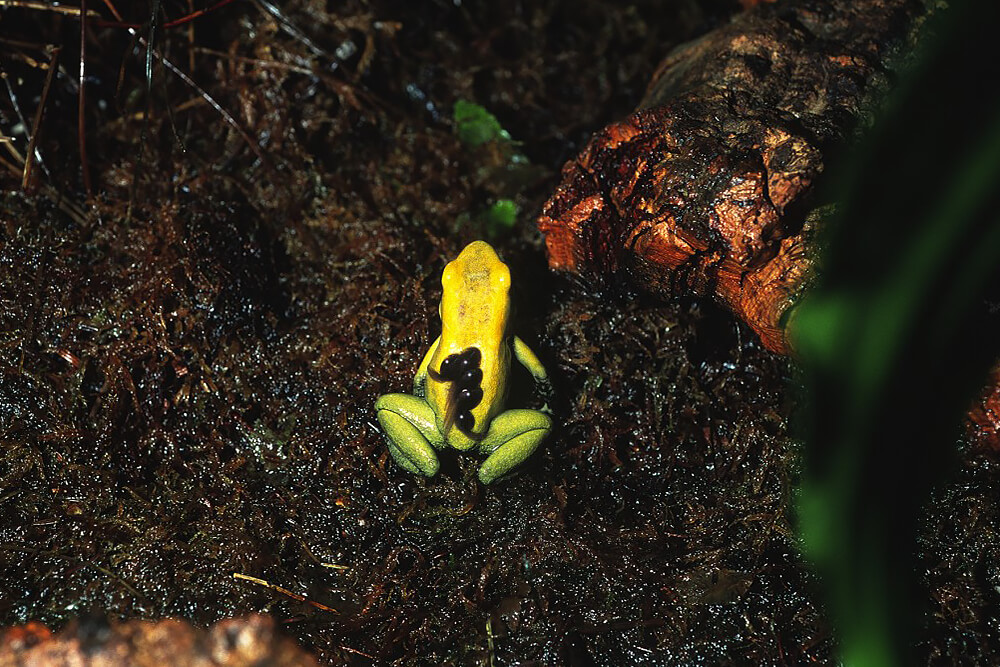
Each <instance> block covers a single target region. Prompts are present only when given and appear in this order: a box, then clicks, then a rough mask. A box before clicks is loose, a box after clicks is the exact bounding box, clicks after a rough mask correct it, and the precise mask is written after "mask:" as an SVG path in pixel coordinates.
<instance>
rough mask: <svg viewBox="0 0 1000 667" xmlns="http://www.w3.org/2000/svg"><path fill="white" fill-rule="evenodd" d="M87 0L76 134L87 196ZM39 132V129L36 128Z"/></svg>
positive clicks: (82, 8)
mask: <svg viewBox="0 0 1000 667" xmlns="http://www.w3.org/2000/svg"><path fill="white" fill-rule="evenodd" d="M86 108H87V0H80V90H79V91H78V93H77V110H76V134H77V141H79V143H80V169H81V170H82V171H83V189H84V191H85V192H86V193H87V197H91V196H93V194H94V191H93V188H91V183H90V168H89V166H88V163H87V116H86V113H85V111H86ZM36 133H37V130H36Z"/></svg>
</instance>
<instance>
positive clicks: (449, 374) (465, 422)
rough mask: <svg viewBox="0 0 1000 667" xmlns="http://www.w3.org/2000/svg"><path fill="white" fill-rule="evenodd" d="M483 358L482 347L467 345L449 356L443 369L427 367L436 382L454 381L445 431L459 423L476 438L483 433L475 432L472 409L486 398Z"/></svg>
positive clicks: (466, 432) (462, 429) (449, 389)
mask: <svg viewBox="0 0 1000 667" xmlns="http://www.w3.org/2000/svg"><path fill="white" fill-rule="evenodd" d="M482 360H483V355H482V353H481V352H480V351H479V348H478V347H467V348H465V349H464V350H462V351H461V352H456V353H455V354H450V355H448V356H447V357H445V358H444V361H442V362H441V369H440V370H439V371H435V370H434V369H433V368H429V369H427V374H428V375H430V377H431V379H432V380H434V381H435V382H450V383H451V386H450V387H448V401H447V403H446V405H447V408H446V410H445V416H444V430H445V432H447V431H448V430H450V429H451V427H452V425H455V426H457V427H458V430H459V431H461V432H462V433H464V434H465V435H467V436H469V437H470V438H472V439H474V440H479V439H481V438H482V437H483V436H482V434H477V433H475V432H474V429H475V427H476V418H475V417H473V416H472V409H473V408H474V407H476V406H477V405H479V403H480V402H481V401H482V400H483V387H482V384H483V371H482V369H481V368H480V367H479V366H480V364H481V363H482Z"/></svg>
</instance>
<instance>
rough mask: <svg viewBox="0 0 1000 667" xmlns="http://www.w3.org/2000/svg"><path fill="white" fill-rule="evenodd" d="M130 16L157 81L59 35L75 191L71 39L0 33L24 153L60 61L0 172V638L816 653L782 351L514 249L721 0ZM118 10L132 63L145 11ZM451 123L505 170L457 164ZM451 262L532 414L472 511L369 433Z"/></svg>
mask: <svg viewBox="0 0 1000 667" xmlns="http://www.w3.org/2000/svg"><path fill="white" fill-rule="evenodd" d="M157 4H158V5H159V6H160V9H161V14H160V15H159V16H158V23H159V25H158V26H157V27H156V30H155V31H153V34H154V38H153V41H154V43H155V48H156V52H157V55H156V56H155V57H152V58H150V59H149V61H148V65H149V67H150V68H151V80H150V81H149V82H147V80H146V76H145V70H146V66H147V59H146V57H145V48H144V46H143V43H144V42H143V41H140V40H139V39H137V38H136V37H134V36H133V35H132V34H130V32H129V31H128V30H127V29H125V28H124V27H121V26H119V25H102V24H100V23H99V22H98V21H97V19H96V18H94V19H92V20H90V21H89V22H88V25H87V40H86V66H87V77H88V84H87V88H86V90H87V96H86V99H85V106H84V121H85V129H86V132H85V136H86V146H87V160H86V169H87V173H88V176H89V179H88V180H89V181H90V183H91V189H92V192H93V194H94V196H93V197H91V198H89V199H88V198H87V194H86V186H87V181H85V180H84V178H83V176H82V161H81V154H80V149H79V143H80V142H79V141H78V132H77V104H78V97H77V93H78V82H77V73H78V71H79V69H78V68H79V53H80V44H79V34H80V23H79V20H78V19H77V18H76V17H73V16H65V15H62V14H59V13H55V12H49V11H41V10H39V9H36V8H30V7H21V8H16V7H15V8H9V7H8V8H5V9H2V10H0V18H2V19H3V21H2V23H0V66H2V67H3V71H4V74H5V75H6V85H7V86H8V87H9V94H7V93H5V94H4V100H3V102H2V103H0V122H2V127H0V129H2V131H3V132H4V133H5V134H6V135H7V136H9V137H11V140H12V145H13V146H14V147H16V148H17V150H18V151H19V153H20V155H22V156H23V155H26V154H27V152H28V151H27V145H26V140H25V136H24V124H27V125H28V126H32V127H33V126H34V118H35V114H36V113H37V109H38V106H39V104H40V101H41V100H42V99H43V94H42V93H43V88H44V85H45V77H46V73H47V71H46V67H45V64H46V63H47V62H48V59H49V55H48V53H47V52H46V48H47V47H49V46H61V47H62V50H61V51H60V52H59V53H58V54H57V56H56V62H57V63H58V66H59V70H58V71H57V73H56V74H55V77H54V79H53V81H52V84H51V87H50V89H49V90H48V93H47V95H46V96H44V103H45V108H44V111H45V115H44V118H43V119H42V121H41V124H40V126H39V132H38V139H37V142H38V143H37V148H38V152H39V154H40V155H41V158H42V161H43V163H42V164H35V166H34V170H33V171H34V177H33V179H32V181H33V182H32V183H31V184H30V186H31V187H30V188H29V190H30V192H28V193H26V192H25V191H24V190H22V188H21V173H22V164H21V163H18V160H17V158H16V156H15V155H13V154H12V153H10V152H2V151H0V153H2V154H0V160H2V163H0V183H2V188H3V193H2V197H3V205H2V210H0V219H2V223H3V224H2V227H0V285H2V287H0V372H2V380H0V438H2V445H3V451H2V461H0V512H2V514H0V591H2V595H0V624H2V625H13V624H19V623H24V622H25V621H27V620H29V619H34V620H39V621H42V622H44V623H46V624H49V625H51V626H52V627H56V628H58V627H62V626H63V625H65V624H66V623H67V621H69V620H70V619H72V618H75V617H78V616H79V615H81V614H87V613H92V612H99V613H106V614H109V615H112V616H117V617H122V618H160V617H164V616H176V617H182V618H185V619H189V620H191V621H192V622H194V623H197V624H201V625H205V624H209V623H212V622H214V621H216V620H217V619H220V618H224V617H228V616H233V615H240V614H244V613H247V612H252V611H264V612H268V613H270V614H272V615H273V616H274V617H275V618H277V619H278V620H279V621H280V622H281V623H282V624H283V626H284V628H285V631H286V632H287V633H288V634H289V635H291V636H293V637H295V638H296V639H297V640H298V641H299V642H301V643H302V644H303V645H304V646H306V647H307V648H309V649H311V650H313V651H315V652H316V654H317V655H318V656H320V659H321V660H322V661H324V662H325V663H328V664H337V665H339V664H351V665H373V664H379V665H381V664H400V665H402V664H428V665H439V664H444V665H447V664H454V665H470V664H484V665H515V664H521V665H530V664H539V665H615V664H790V665H792V664H802V663H806V662H811V661H818V662H821V663H829V662H831V661H832V652H833V643H832V640H831V633H830V630H829V628H828V623H827V622H826V620H825V619H824V616H823V613H822V610H821V609H820V608H819V602H818V596H817V595H816V594H815V592H814V588H815V581H814V577H812V576H811V574H810V573H809V570H808V568H807V567H805V566H804V565H803V562H802V559H801V558H800V556H799V555H798V551H797V544H796V538H795V535H794V532H793V529H792V524H791V515H790V506H791V504H792V493H793V488H794V483H795V479H796V472H797V460H798V451H797V445H796V443H795V441H794V440H793V439H792V438H790V436H789V419H790V415H792V414H793V412H794V407H795V404H796V402H797V400H798V394H797V392H796V391H795V390H789V389H788V377H789V375H790V369H791V365H790V362H789V361H787V360H786V359H783V358H781V357H778V356H775V355H772V354H770V353H768V352H766V351H764V350H763V348H762V347H761V345H760V344H759V342H758V341H757V340H756V339H755V338H754V337H753V336H752V335H751V334H749V333H748V330H747V329H745V327H743V326H742V325H741V324H739V323H737V322H736V321H734V320H733V319H732V318H731V316H729V315H728V314H726V313H724V312H722V311H721V310H719V309H717V308H716V307H714V306H712V305H710V304H707V303H705V302H702V301H682V300H677V301H673V302H669V303H662V302H655V303H654V302H651V301H650V300H648V299H645V298H643V297H641V296H637V295H633V294H630V293H628V292H627V291H625V290H624V288H621V287H617V286H614V285H610V286H604V287H601V288H597V287H595V286H591V285H585V284H580V283H579V282H578V281H575V280H572V279H568V278H565V277H560V276H553V275H551V274H550V273H549V272H548V270H547V268H546V263H545V256H544V251H543V249H542V244H541V241H540V238H539V237H538V234H537V232H536V231H535V229H534V225H533V219H534V217H535V215H536V214H537V212H538V210H539V208H540V206H541V203H542V202H543V201H544V199H545V198H546V197H547V196H548V194H549V193H550V192H551V190H552V188H553V187H554V185H555V183H556V182H557V180H558V171H559V168H560V167H561V165H562V164H563V162H564V161H565V160H566V159H568V158H569V157H571V156H572V155H573V154H574V153H575V152H576V151H577V150H578V149H579V148H580V146H581V145H582V143H583V142H584V141H585V140H586V138H587V137H588V136H589V134H590V133H591V132H593V131H594V130H596V129H598V128H600V127H601V126H602V125H604V124H606V123H608V122H610V121H611V120H614V119H616V118H620V117H621V116H623V115H625V114H627V113H628V112H629V111H631V110H632V108H634V106H635V104H636V103H637V102H638V100H639V99H640V98H641V97H642V94H643V91H644V87H645V85H646V82H647V81H648V80H649V77H650V76H651V74H652V72H653V70H654V69H655V67H656V64H657V61H658V59H659V58H660V57H662V56H663V55H664V54H665V53H667V52H668V51H669V49H670V48H671V47H672V46H673V45H676V44H677V43H679V42H681V41H684V40H686V39H689V38H691V37H693V36H696V35H698V34H700V33H702V32H704V31H705V30H707V29H709V28H711V27H712V26H713V25H716V24H718V23H719V22H721V21H724V20H726V18H727V17H728V16H729V15H730V14H732V13H733V12H736V11H740V8H739V5H738V4H737V3H736V2H722V1H721V0H719V1H717V2H713V3H696V2H694V1H693V0H691V1H686V2H679V3H656V2H640V3H638V4H635V5H630V6H618V4H617V3H603V2H596V1H590V0H573V1H572V2H561V1H559V0H547V1H543V2H537V3H485V2H474V3H469V2H458V1H457V0H455V2H452V1H451V0H448V1H444V0H441V1H439V2H425V3H408V2H379V1H372V2H363V1H360V0H358V1H349V2H346V3H324V2H318V1H315V0H302V1H294V0H293V1H289V2H286V3H283V6H282V7H281V8H280V18H279V17H278V15H276V14H274V13H269V12H268V11H266V7H267V6H268V5H266V4H265V3H263V2H261V3H259V4H258V3H253V2H233V3H231V4H227V5H224V6H222V7H220V8H218V9H215V10H214V11H210V12H208V13H206V14H204V15H201V16H197V17H194V18H193V20H191V21H190V22H187V23H184V24H182V25H177V26H172V27H170V26H167V27H165V24H167V23H168V22H169V21H171V20H174V19H176V18H178V17H181V16H183V15H185V14H187V13H188V12H189V11H190V7H189V3H188V2H180V1H179V0H177V1H173V0H169V1H168V0H163V1H162V2H160V3H157ZM213 4H214V3H210V2H204V3H198V2H195V3H194V5H195V9H197V8H199V7H202V8H204V7H210V6H211V5H213ZM133 5H134V6H133ZM88 6H89V7H90V9H92V10H95V11H96V12H97V13H99V14H100V15H101V17H103V19H105V20H108V21H112V22H114V21H113V17H112V16H111V14H110V11H109V10H108V8H107V6H105V5H104V4H103V3H96V2H93V0H92V1H91V2H89V3H88ZM119 9H121V10H122V11H123V12H131V13H127V14H126V15H125V16H124V17H123V20H124V22H134V23H136V24H141V27H139V28H138V34H139V35H141V36H142V40H146V38H147V37H146V36H148V35H149V34H150V32H151V31H150V27H149V25H148V20H149V17H150V7H149V6H147V5H146V3H129V4H128V6H125V3H122V6H121V7H119ZM167 62H169V63H170V65H172V66H173V67H176V68H178V69H179V70H182V71H184V72H186V73H187V74H188V75H189V76H190V78H191V80H193V81H194V82H195V83H196V85H197V86H198V87H200V89H201V90H203V91H205V93H206V94H207V95H206V94H203V93H202V92H201V90H199V89H198V88H196V87H195V86H194V85H192V84H190V83H187V82H185V81H184V80H183V79H182V78H180V77H179V76H178V75H177V74H175V73H174V72H172V71H171V70H170V68H169V67H167V66H166V63H167ZM207 96H211V99H212V100H214V101H216V102H217V103H218V105H219V106H220V107H221V108H222V109H223V110H224V112H220V111H219V110H217V109H215V108H214V107H213V105H212V104H211V103H209V102H208V101H207V99H208V98H207ZM458 100H469V101H471V102H474V103H476V104H479V105H481V106H483V107H484V108H485V109H487V110H489V111H490V112H492V113H493V114H495V116H496V117H497V118H498V119H499V121H500V124H501V125H502V126H503V128H504V129H506V130H507V131H508V132H509V133H510V135H511V136H512V137H513V139H514V140H515V141H516V142H518V143H517V144H516V150H517V151H519V152H520V153H521V154H523V156H524V157H525V158H526V159H527V163H526V164H525V163H523V162H522V163H517V164H514V163H512V161H511V160H510V150H509V147H505V146H503V145H501V143H500V142H497V141H494V142H491V143H488V144H486V145H485V146H481V147H478V148H470V147H468V146H465V145H463V144H462V142H461V141H459V139H458V137H457V134H456V131H455V126H454V122H453V120H452V108H453V105H454V103H455V102H456V101H458ZM15 105H16V107H17V109H15ZM18 110H19V111H18ZM224 113H225V114H229V115H230V116H231V120H232V122H229V121H227V119H226V117H225V116H224ZM19 114H20V116H21V117H23V119H24V120H23V123H22V120H21V119H20V117H19ZM498 199H512V200H513V201H514V202H515V203H516V204H517V205H518V207H519V214H518V219H517V223H516V225H515V226H514V227H513V228H512V229H510V230H503V229H498V228H497V227H495V226H490V225H489V224H488V223H487V222H486V220H487V218H488V216H487V215H486V214H485V212H486V211H487V210H488V209H489V207H490V206H491V205H492V204H493V203H494V202H495V201H497V200H498ZM481 237H486V238H489V239H490V240H491V241H492V242H493V243H494V245H495V246H496V247H497V249H498V251H499V252H500V254H501V255H502V256H503V257H504V259H505V260H506V261H507V262H508V264H509V265H510V267H511V270H512V273H513V278H514V284H515V290H516V291H517V294H516V297H515V298H516V305H517V312H518V320H517V325H516V330H517V333H518V334H519V335H521V336H522V337H523V338H524V339H525V340H526V341H527V342H528V343H529V344H530V345H531V346H532V347H533V348H534V349H535V351H536V352H537V353H538V354H539V356H540V357H541V359H542V360H543V362H545V364H546V365H547V367H548V370H549V374H550V376H551V378H552V380H553V384H554V388H555V392H556V399H555V403H554V405H553V408H554V416H555V419H556V423H557V429H556V431H555V433H554V434H553V435H552V437H551V438H550V439H549V440H548V441H547V442H546V443H545V444H544V445H543V446H542V448H541V449H540V450H539V452H538V453H536V454H535V455H534V456H533V457H532V458H531V459H530V460H529V461H528V463H527V464H525V465H524V466H523V467H522V468H521V469H520V470H518V471H517V472H516V473H515V474H513V475H511V476H510V477H508V478H506V479H503V480H500V481H498V482H496V483H494V484H493V485H492V486H490V487H488V488H483V487H481V486H479V485H478V482H477V481H476V479H475V471H476V469H477V467H478V461H477V460H476V458H475V457H473V456H457V455H453V456H446V457H445V460H444V463H443V466H442V472H441V473H440V474H439V475H438V476H437V477H436V478H434V479H431V480H425V479H422V478H416V477H414V476H412V475H409V474H407V473H405V472H404V471H402V470H401V469H400V468H399V467H398V466H397V465H396V464H395V463H394V462H393V461H392V460H391V459H390V458H389V457H388V455H387V452H386V448H385V444H384V439H383V436H382V434H381V433H380V431H379V429H378V427H377V425H376V422H375V419H374V414H373V409H372V405H373V403H374V401H375V399H376V397H377V396H379V395H380V394H383V393H386V392H392V391H405V390H407V389H408V387H409V386H410V384H411V381H412V375H413V372H414V370H415V369H416V366H417V364H418V363H419V361H420V358H421V355H422V354H423V353H424V351H425V350H426V349H427V347H428V345H429V344H430V343H431V341H432V340H433V338H434V337H435V336H436V335H437V333H438V327H439V321H438V319H437V311H436V309H437V302H438V299H439V296H440V283H439V280H440V273H441V269H442V268H443V266H444V263H445V262H446V261H447V260H449V259H451V258H452V257H454V256H455V255H456V254H457V252H458V251H459V250H460V249H461V248H462V247H463V246H464V245H465V244H466V243H467V242H469V241H471V240H473V239H476V238H481ZM523 400H524V401H526V402H530V401H532V400H536V399H533V398H532V397H531V395H530V392H524V399H523ZM993 475H994V479H995V472H994V473H993ZM995 488H996V487H994V489H995ZM955 493H958V494H959V495H961V494H962V493H963V492H962V491H957V492H955ZM970 493H972V492H970ZM984 493H985V494H986V495H989V493H988V492H987V491H984V490H983V489H981V488H980V489H979V490H978V491H975V495H974V497H975V498H980V499H981V498H982V497H983V495H984ZM995 499H996V492H995V490H994V491H993V492H992V501H993V502H992V505H991V507H992V508H993V509H992V510H991V511H993V512H995V507H996V503H995ZM945 500H946V501H947V502H950V503H955V507H961V506H962V498H961V497H959V498H952V499H951V500H948V498H947V497H946V498H945ZM978 516H979V520H982V519H983V515H982V514H979V515H978ZM935 526H937V524H935ZM936 530H937V531H938V532H937V533H935V536H932V537H930V538H928V539H930V544H931V546H932V547H933V545H934V544H939V543H938V542H936V541H935V540H945V541H947V540H952V539H954V531H943V530H941V529H940V526H937V528H936ZM959 534H961V531H959ZM994 549H995V546H994ZM931 551H933V549H931ZM994 562H995V559H994ZM234 573H236V574H242V575H247V576H251V577H256V578H259V579H263V580H266V581H267V582H269V583H270V584H272V585H273V586H275V587H280V588H281V589H285V590H284V591H282V590H276V589H275V588H268V587H265V586H263V585H260V584H258V583H254V582H252V581H249V580H246V579H240V578H234V576H233V575H234ZM996 574H997V573H996V572H993V573H992V574H991V575H990V576H993V577H994V579H995V578H996ZM938 575H940V573H938ZM945 576H947V572H946V573H945ZM977 585H981V582H980V583H979V584H977ZM962 590H964V589H962ZM285 591H288V592H290V593H291V594H293V595H290V594H288V593H286V592H285ZM295 596H299V597H302V596H304V597H305V598H306V600H305V601H302V600H299V599H297V598H296V597H295ZM313 603H316V604H313ZM328 608H332V609H334V610H335V611H330V610H329V609H328ZM950 622H951V621H950V620H949V619H947V618H946V619H945V623H946V627H944V629H943V630H942V631H941V634H942V638H940V639H935V640H934V642H935V643H934V647H937V648H933V647H932V649H933V650H934V651H937V652H938V654H944V655H949V654H950V650H951V649H949V648H948V647H949V646H952V644H953V642H952V643H949V642H951V640H950V639H949V634H948V633H949V632H950V630H949V629H948V628H950V627H951V625H950Z"/></svg>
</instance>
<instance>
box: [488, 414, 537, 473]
mask: <svg viewBox="0 0 1000 667" xmlns="http://www.w3.org/2000/svg"><path fill="white" fill-rule="evenodd" d="M551 430H552V419H550V418H549V416H548V415H547V414H545V413H544V412H539V411H538V410H507V411H506V412H503V413H501V414H499V415H497V416H496V417H494V419H493V422H492V423H491V424H490V428H489V431H487V432H486V437H485V438H483V440H482V442H480V443H479V451H481V452H483V453H486V454H489V457H488V458H487V459H486V460H485V461H483V465H481V466H480V467H479V481H480V482H482V483H483V484H489V483H490V482H492V481H493V480H495V479H496V478H498V477H502V476H503V475H506V474H507V473H508V472H510V471H511V470H513V469H514V468H516V467H517V466H519V465H521V463H523V462H524V460H525V459H526V458H528V457H529V456H531V453H532V452H534V451H535V449H537V448H538V445H539V444H540V443H541V442H542V440H544V439H545V436H547V435H548V434H549V431H551Z"/></svg>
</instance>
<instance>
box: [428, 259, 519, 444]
mask: <svg viewBox="0 0 1000 667" xmlns="http://www.w3.org/2000/svg"><path fill="white" fill-rule="evenodd" d="M441 285H442V287H443V294H442V297H441V326H442V329H441V342H440V344H439V346H438V349H437V351H436V352H435V354H434V357H433V358H432V359H431V363H430V366H429V371H430V373H429V374H430V377H429V378H428V392H427V393H428V395H427V399H428V401H429V402H430V404H431V405H432V406H433V407H434V411H435V413H436V414H437V418H438V428H439V429H440V430H441V432H442V433H443V434H444V436H445V438H446V439H447V440H448V442H449V444H450V445H451V446H452V447H455V448H456V449H468V448H470V447H472V446H474V445H475V443H476V442H477V441H478V440H479V439H481V437H482V435H483V434H484V433H485V431H486V426H488V424H489V422H490V420H491V419H492V418H493V417H494V416H495V415H496V414H498V413H499V412H500V411H501V410H502V409H503V402H504V399H505V398H506V392H507V372H508V370H509V368H510V348H509V345H508V342H507V319H508V316H509V313H510V294H509V293H510V271H509V269H508V268H507V265H506V264H504V263H503V262H502V261H500V258H499V257H498V256H497V254H496V252H495V251H494V250H493V248H492V247H490V245H489V244H487V243H484V242H483V241H475V242H473V243H471V244H469V245H468V246H467V247H466V248H465V250H463V251H462V252H461V254H459V256H458V257H457V258H455V260H454V261H452V262H450V263H449V264H448V266H446V267H445V270H444V274H443V275H442V277H441Z"/></svg>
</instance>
